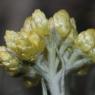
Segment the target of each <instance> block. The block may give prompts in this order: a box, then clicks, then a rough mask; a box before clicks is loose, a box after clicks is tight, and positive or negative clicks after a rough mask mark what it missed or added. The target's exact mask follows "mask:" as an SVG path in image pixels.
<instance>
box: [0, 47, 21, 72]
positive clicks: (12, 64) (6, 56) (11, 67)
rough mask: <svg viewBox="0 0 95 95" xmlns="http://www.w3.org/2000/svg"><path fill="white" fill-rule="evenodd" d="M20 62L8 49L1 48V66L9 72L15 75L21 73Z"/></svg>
mask: <svg viewBox="0 0 95 95" xmlns="http://www.w3.org/2000/svg"><path fill="white" fill-rule="evenodd" d="M19 63H20V62H19V60H18V59H17V57H16V56H15V55H13V54H12V53H10V52H9V51H8V48H6V47H4V46H0V64H1V65H2V66H3V67H4V68H5V69H6V70H7V71H8V72H12V74H15V73H17V72H18V71H19V67H20V65H19Z"/></svg>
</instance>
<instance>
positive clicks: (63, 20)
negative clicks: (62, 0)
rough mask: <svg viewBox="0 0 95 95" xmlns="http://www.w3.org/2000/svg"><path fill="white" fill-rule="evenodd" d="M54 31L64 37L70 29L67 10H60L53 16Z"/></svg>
mask: <svg viewBox="0 0 95 95" xmlns="http://www.w3.org/2000/svg"><path fill="white" fill-rule="evenodd" d="M53 21H54V26H55V29H56V31H57V32H58V33H59V34H60V35H61V37H62V38H65V37H66V36H67V35H68V34H69V33H70V31H71V23H70V16H69V14H68V12H67V11H65V10H60V11H58V12H56V13H55V14H54V16H53Z"/></svg>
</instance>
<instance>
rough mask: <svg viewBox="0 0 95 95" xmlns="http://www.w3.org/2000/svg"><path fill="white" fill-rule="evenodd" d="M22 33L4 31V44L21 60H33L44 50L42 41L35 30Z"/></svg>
mask: <svg viewBox="0 0 95 95" xmlns="http://www.w3.org/2000/svg"><path fill="white" fill-rule="evenodd" d="M23 33H24V32H22V33H21V32H14V31H6V34H5V41H6V44H7V46H8V48H10V49H12V50H13V51H15V52H16V54H17V56H18V57H19V58H20V59H21V60H28V61H30V60H34V59H35V57H36V56H37V55H38V54H39V53H41V52H42V51H43V50H44V41H43V39H41V37H39V36H38V35H37V34H36V33H35V32H30V33H26V35H25V34H23ZM24 35H25V36H26V37H25V36H24Z"/></svg>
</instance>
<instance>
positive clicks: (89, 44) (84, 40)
mask: <svg viewBox="0 0 95 95" xmlns="http://www.w3.org/2000/svg"><path fill="white" fill-rule="evenodd" d="M75 45H76V47H77V48H79V49H81V50H82V51H83V52H85V53H86V54H87V55H89V56H90V57H91V58H92V59H94V60H95V29H88V30H86V31H83V32H81V33H80V34H79V35H78V37H77V39H76V40H75Z"/></svg>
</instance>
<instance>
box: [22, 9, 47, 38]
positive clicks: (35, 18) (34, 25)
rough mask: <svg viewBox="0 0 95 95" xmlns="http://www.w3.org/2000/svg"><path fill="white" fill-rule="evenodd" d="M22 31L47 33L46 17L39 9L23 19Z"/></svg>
mask: <svg viewBox="0 0 95 95" xmlns="http://www.w3.org/2000/svg"><path fill="white" fill-rule="evenodd" d="M22 31H27V32H36V33H37V34H38V35H39V36H41V37H44V36H47V35H49V27H48V19H47V18H46V16H45V14H44V13H43V12H41V11H40V10H39V9H37V10H35V11H34V13H33V14H32V16H30V17H28V18H27V19H26V20H25V23H24V26H23V28H22Z"/></svg>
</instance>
